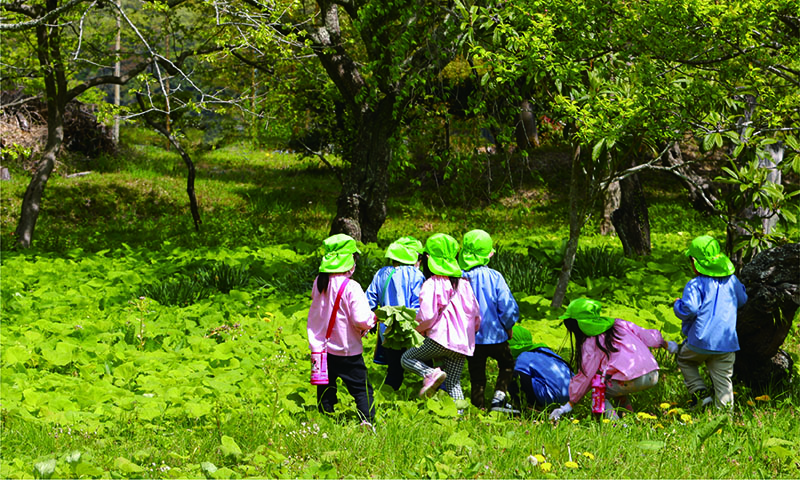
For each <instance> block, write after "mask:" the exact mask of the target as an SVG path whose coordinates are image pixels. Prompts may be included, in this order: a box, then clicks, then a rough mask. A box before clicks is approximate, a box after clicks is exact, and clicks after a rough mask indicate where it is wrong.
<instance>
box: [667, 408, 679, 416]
mask: <svg viewBox="0 0 800 480" xmlns="http://www.w3.org/2000/svg"><path fill="white" fill-rule="evenodd" d="M677 413H678V409H677V408H673V409H671V410H670V411H668V412H667V415H675V414H677Z"/></svg>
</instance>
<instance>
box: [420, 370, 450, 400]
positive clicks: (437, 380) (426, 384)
mask: <svg viewBox="0 0 800 480" xmlns="http://www.w3.org/2000/svg"><path fill="white" fill-rule="evenodd" d="M446 378H447V374H446V373H444V372H443V371H442V369H441V368H434V369H433V372H431V373H429V374H428V375H425V378H424V379H422V388H421V389H420V390H419V396H420V397H430V396H433V394H434V393H436V389H437V388H439V385H441V384H442V383H444V381H445V379H446Z"/></svg>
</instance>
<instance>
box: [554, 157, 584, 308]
mask: <svg viewBox="0 0 800 480" xmlns="http://www.w3.org/2000/svg"><path fill="white" fill-rule="evenodd" d="M583 176H584V175H583V170H582V169H581V147H580V145H577V146H576V147H575V150H574V151H573V155H572V172H571V174H570V186H569V192H570V195H569V239H568V240H567V246H566V249H565V250H564V261H563V263H562V265H561V272H559V274H558V283H557V284H556V289H555V292H554V293H553V302H552V303H551V305H550V306H551V308H561V306H562V305H563V304H564V297H565V296H566V294H567V286H569V278H570V275H571V274H572V265H573V264H574V263H575V255H576V254H577V252H578V240H579V239H580V236H581V230H582V229H583V225H584V223H586V211H587V209H588V208H589V206H588V203H587V197H589V195H587V192H586V188H587V185H585V182H584V181H582V180H583Z"/></svg>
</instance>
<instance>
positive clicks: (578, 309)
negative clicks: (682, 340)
mask: <svg viewBox="0 0 800 480" xmlns="http://www.w3.org/2000/svg"><path fill="white" fill-rule="evenodd" d="M601 308H602V305H601V304H600V302H598V301H595V300H590V299H587V298H579V299H576V300H573V301H572V302H570V304H569V306H568V307H567V311H566V313H565V314H564V315H562V316H561V317H559V318H561V319H562V320H564V326H565V327H566V328H567V330H568V331H569V333H570V337H571V339H572V364H573V367H574V368H575V371H576V372H577V373H576V374H575V376H574V377H572V380H570V382H569V401H568V402H567V403H565V404H564V405H562V406H560V407H558V408H557V409H555V410H553V412H552V413H551V414H550V419H551V420H558V419H559V417H561V415H563V414H565V413H567V412H569V411H571V410H572V407H573V406H574V405H575V404H577V403H578V402H579V401H580V400H581V398H583V396H584V395H585V394H586V392H588V391H589V389H590V388H592V386H593V384H595V385H596V386H597V387H599V388H602V387H603V386H604V387H605V396H606V400H605V402H604V405H603V407H602V408H601V409H600V410H603V412H604V413H605V416H606V417H607V418H617V414H616V412H615V411H614V407H613V406H612V405H611V402H609V399H614V400H615V403H617V404H618V405H619V406H620V407H622V408H624V409H626V410H633V407H632V406H631V402H630V399H629V398H628V394H630V393H635V392H639V391H642V390H646V389H648V388H651V387H653V386H655V385H656V383H658V363H657V362H656V359H655V358H654V357H653V354H652V353H651V352H650V349H651V348H666V349H667V350H669V352H670V353H676V352H677V350H678V344H676V343H675V342H672V341H670V342H667V341H665V340H664V337H663V336H662V335H661V332H660V331H658V330H649V329H644V328H642V327H640V326H638V325H636V324H635V323H632V322H628V321H625V320H622V319H619V318H617V319H614V318H609V317H602V316H600V309H601ZM593 380H594V381H593Z"/></svg>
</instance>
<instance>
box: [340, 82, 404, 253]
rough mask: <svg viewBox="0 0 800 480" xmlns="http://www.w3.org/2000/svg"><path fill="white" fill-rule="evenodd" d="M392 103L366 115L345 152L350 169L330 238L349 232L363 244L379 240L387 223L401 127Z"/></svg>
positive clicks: (384, 101) (381, 104)
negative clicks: (392, 165) (394, 150)
mask: <svg viewBox="0 0 800 480" xmlns="http://www.w3.org/2000/svg"><path fill="white" fill-rule="evenodd" d="M393 103H394V99H393V98H385V99H384V100H383V101H381V102H380V103H379V105H378V108H377V109H376V111H374V112H367V113H365V114H364V115H363V117H362V118H363V119H362V120H361V121H360V125H359V128H358V134H357V136H356V138H355V141H354V142H353V144H352V146H351V147H350V148H348V149H347V150H346V152H345V155H346V158H347V159H348V164H349V167H348V169H347V170H346V171H345V173H344V175H343V178H342V192H341V194H340V195H339V198H338V199H337V201H336V216H335V217H334V219H333V222H332V223H331V230H330V234H331V235H334V234H336V233H346V234H347V235H350V236H351V237H353V238H355V239H356V240H359V241H361V242H364V243H368V242H375V241H377V239H378V231H380V229H381V227H382V226H383V223H384V222H385V221H386V201H387V199H388V197H389V164H390V162H391V159H392V150H391V139H392V137H393V136H394V134H395V132H396V131H397V128H398V125H399V124H398V123H397V121H396V120H394V117H393V115H392V109H393V105H392V104H393Z"/></svg>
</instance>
